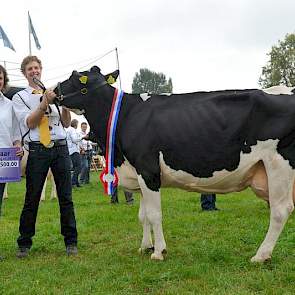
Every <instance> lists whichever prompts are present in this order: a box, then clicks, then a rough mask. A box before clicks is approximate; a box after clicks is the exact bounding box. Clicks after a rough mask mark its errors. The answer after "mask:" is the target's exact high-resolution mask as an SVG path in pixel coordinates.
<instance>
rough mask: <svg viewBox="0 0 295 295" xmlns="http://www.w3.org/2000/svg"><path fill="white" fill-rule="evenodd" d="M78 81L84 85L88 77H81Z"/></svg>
mask: <svg viewBox="0 0 295 295" xmlns="http://www.w3.org/2000/svg"><path fill="white" fill-rule="evenodd" d="M79 80H80V82H81V83H82V84H86V83H87V80H88V77H87V76H82V77H80V78H79Z"/></svg>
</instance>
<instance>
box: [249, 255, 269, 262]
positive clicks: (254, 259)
mask: <svg viewBox="0 0 295 295" xmlns="http://www.w3.org/2000/svg"><path fill="white" fill-rule="evenodd" d="M270 260H271V257H270V256H265V257H263V256H258V255H255V256H253V257H252V258H251V262H252V263H263V262H267V261H270Z"/></svg>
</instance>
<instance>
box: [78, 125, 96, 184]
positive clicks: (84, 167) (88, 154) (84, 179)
mask: <svg viewBox="0 0 295 295" xmlns="http://www.w3.org/2000/svg"><path fill="white" fill-rule="evenodd" d="M87 127H88V124H87V123H86V122H82V123H81V135H82V137H83V138H84V139H82V141H81V143H80V155H81V174H80V183H82V184H88V183H89V176H90V168H91V161H92V144H93V143H92V142H91V141H90V140H88V139H87V138H88V135H87V132H86V131H87Z"/></svg>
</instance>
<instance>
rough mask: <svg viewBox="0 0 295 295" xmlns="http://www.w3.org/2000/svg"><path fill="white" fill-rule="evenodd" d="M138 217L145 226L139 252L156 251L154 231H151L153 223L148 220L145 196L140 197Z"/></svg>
mask: <svg viewBox="0 0 295 295" xmlns="http://www.w3.org/2000/svg"><path fill="white" fill-rule="evenodd" d="M138 218H139V220H140V222H141V224H142V228H143V237H142V242H141V247H140V248H139V253H148V252H149V251H152V252H153V251H154V246H153V241H152V235H151V234H152V233H151V224H150V222H149V221H148V218H147V214H146V208H145V205H144V200H143V197H142V196H141V198H140V207H139V213H138Z"/></svg>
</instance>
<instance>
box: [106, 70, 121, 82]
mask: <svg viewBox="0 0 295 295" xmlns="http://www.w3.org/2000/svg"><path fill="white" fill-rule="evenodd" d="M118 76H119V70H116V71H114V72H112V73H110V74H107V75H104V77H105V79H106V81H107V82H108V83H109V84H114V83H115V82H116V81H117V78H118Z"/></svg>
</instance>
